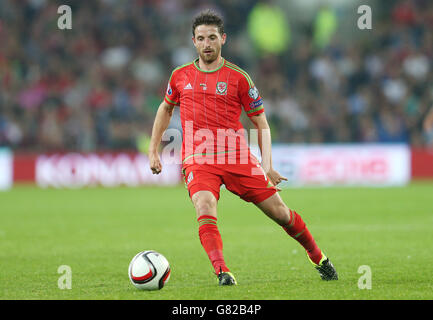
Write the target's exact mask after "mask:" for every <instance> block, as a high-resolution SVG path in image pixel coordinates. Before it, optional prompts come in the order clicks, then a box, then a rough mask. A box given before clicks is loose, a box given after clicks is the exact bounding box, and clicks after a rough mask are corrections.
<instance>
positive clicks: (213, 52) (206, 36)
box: [192, 24, 226, 64]
mask: <svg viewBox="0 0 433 320" xmlns="http://www.w3.org/2000/svg"><path fill="white" fill-rule="evenodd" d="M192 41H193V42H194V46H195V48H196V49H197V53H198V54H199V56H200V58H201V60H202V61H203V62H204V63H208V64H209V63H212V62H214V61H215V60H216V59H217V58H218V57H219V56H220V53H221V47H222V45H223V44H224V43H225V41H226V34H225V33H224V34H223V35H221V34H220V33H219V32H218V27H217V26H214V25H205V24H202V25H199V26H197V27H196V28H195V37H193V38H192Z"/></svg>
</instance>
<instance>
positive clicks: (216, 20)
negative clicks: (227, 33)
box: [192, 9, 224, 37]
mask: <svg viewBox="0 0 433 320" xmlns="http://www.w3.org/2000/svg"><path fill="white" fill-rule="evenodd" d="M202 24H205V25H208V26H210V25H211V26H213V25H214V26H216V27H217V28H218V32H219V33H220V35H223V34H224V21H223V19H222V18H221V16H220V15H219V14H217V13H216V12H214V11H212V10H210V9H208V10H206V11H202V12H200V13H199V14H198V15H197V16H195V18H194V21H193V23H192V35H193V36H194V37H195V28H197V27H198V26H200V25H202Z"/></svg>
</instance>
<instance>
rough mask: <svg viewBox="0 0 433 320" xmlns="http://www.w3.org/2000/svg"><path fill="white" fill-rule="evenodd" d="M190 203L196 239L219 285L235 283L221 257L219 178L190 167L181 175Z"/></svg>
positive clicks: (201, 169) (200, 169)
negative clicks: (218, 220)
mask: <svg viewBox="0 0 433 320" xmlns="http://www.w3.org/2000/svg"><path fill="white" fill-rule="evenodd" d="M184 174H185V177H186V179H185V181H186V185H187V188H188V192H189V194H190V197H191V201H192V203H193V205H194V208H195V211H196V217H197V222H198V225H199V230H198V231H199V232H198V233H199V238H200V243H201V244H202V246H203V249H204V250H205V251H206V254H207V255H208V257H209V260H210V262H211V264H212V267H213V268H214V270H215V274H216V275H217V276H218V280H219V283H220V284H221V285H230V284H236V280H235V278H234V277H233V275H231V274H230V270H229V268H228V267H227V265H226V263H225V260H224V255H223V241H222V238H221V234H220V232H219V230H218V225H217V204H218V199H219V190H220V186H221V183H222V182H221V178H220V177H219V176H218V174H214V173H212V172H209V171H206V170H204V169H203V167H201V168H197V167H191V168H187V169H186V170H185V172H184Z"/></svg>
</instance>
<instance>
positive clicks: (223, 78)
mask: <svg viewBox="0 0 433 320" xmlns="http://www.w3.org/2000/svg"><path fill="white" fill-rule="evenodd" d="M164 100H165V102H167V103H168V104H170V105H174V106H179V107H180V117H181V122H182V130H183V143H182V161H183V163H184V164H185V163H203V162H205V163H208V164H209V163H212V161H214V162H213V163H221V161H222V159H224V158H225V159H226V156H225V155H228V154H233V155H236V158H237V159H238V160H239V155H240V154H241V153H242V151H246V152H247V153H248V156H249V148H248V144H247V142H246V140H245V138H244V128H243V126H242V124H241V122H240V121H239V118H240V116H241V113H242V109H243V110H244V111H245V112H246V113H247V115H248V116H249V117H252V116H254V115H258V114H260V113H262V112H264V108H263V101H262V98H261V97H260V95H259V92H258V90H257V88H256V87H255V86H254V83H253V81H252V80H251V78H250V77H249V75H248V74H247V73H246V72H245V71H244V70H242V69H241V68H239V67H238V66H236V65H234V64H232V63H230V62H228V61H227V60H225V59H223V63H222V64H221V66H220V67H218V68H217V69H215V70H211V71H205V70H202V69H200V68H199V66H198V59H196V60H195V61H193V62H190V63H187V64H184V65H182V66H180V67H178V68H176V69H174V70H173V72H172V74H171V77H170V80H169V82H168V86H167V92H166V95H165V98H164ZM234 141H235V143H234ZM221 155H223V156H221Z"/></svg>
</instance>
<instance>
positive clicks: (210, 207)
mask: <svg viewBox="0 0 433 320" xmlns="http://www.w3.org/2000/svg"><path fill="white" fill-rule="evenodd" d="M193 203H194V207H195V210H196V211H197V216H201V215H215V214H216V204H217V201H216V199H215V198H214V197H210V196H200V197H196V198H195V199H194V200H193Z"/></svg>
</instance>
